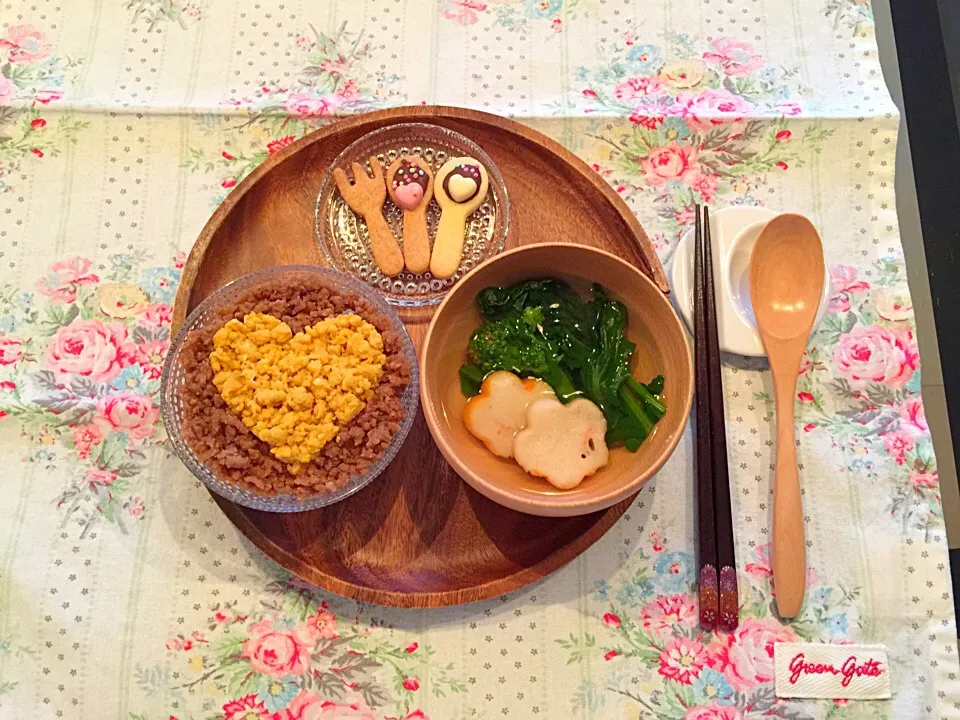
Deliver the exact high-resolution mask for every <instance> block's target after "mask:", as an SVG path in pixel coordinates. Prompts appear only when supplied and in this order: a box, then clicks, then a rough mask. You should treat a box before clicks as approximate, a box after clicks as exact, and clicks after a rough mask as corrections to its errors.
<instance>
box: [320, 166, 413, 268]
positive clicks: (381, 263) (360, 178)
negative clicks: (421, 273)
mask: <svg viewBox="0 0 960 720" xmlns="http://www.w3.org/2000/svg"><path fill="white" fill-rule="evenodd" d="M351 167H352V168H353V184H351V183H350V180H349V179H348V178H347V174H346V173H345V172H344V171H343V169H342V168H334V169H333V180H334V182H336V184H337V189H338V190H339V191H340V194H341V195H342V196H343V200H344V202H346V203H347V205H349V206H350V209H351V210H353V211H354V212H355V213H357V214H358V215H363V217H364V219H365V220H366V221H367V230H368V231H369V233H370V249H371V250H372V251H373V259H374V260H375V261H376V263H377V266H378V267H379V268H380V271H381V272H382V273H383V274H384V275H391V276H392V275H396V274H397V273H399V272H400V271H401V270H403V253H402V252H400V246H399V245H398V244H397V239H396V238H395V237H394V236H393V231H392V230H391V229H390V226H389V225H387V221H386V220H385V219H384V217H383V212H382V208H383V202H384V200H386V199H387V186H386V183H385V182H384V180H383V169H382V168H381V167H380V161H379V160H377V158H376V156H374V157H371V158H370V167H371V168H372V169H373V177H370V176H369V175H367V171H366V169H365V168H364V167H363V166H362V165H361V164H360V163H358V162H355V163H353V164H352V165H351Z"/></svg>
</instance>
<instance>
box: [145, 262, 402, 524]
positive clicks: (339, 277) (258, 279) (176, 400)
mask: <svg viewBox="0 0 960 720" xmlns="http://www.w3.org/2000/svg"><path fill="white" fill-rule="evenodd" d="M303 279H308V280H312V281H313V283H312V284H316V281H317V279H319V281H320V284H322V285H324V286H326V287H328V288H330V289H331V290H336V291H338V292H341V293H348V292H350V293H355V294H356V295H358V296H360V297H361V298H363V299H364V300H366V301H367V302H369V303H370V304H371V305H373V306H374V307H376V308H377V310H379V311H380V312H381V313H382V314H383V315H384V317H386V318H387V320H388V328H387V329H389V330H393V331H394V332H396V333H397V334H398V336H399V337H400V341H401V352H403V354H404V356H405V357H406V358H407V361H408V362H409V364H410V383H409V385H407V387H406V389H405V390H404V393H403V396H402V398H401V403H402V405H403V412H404V415H403V420H402V421H401V422H400V429H399V430H398V431H397V432H396V433H395V434H394V436H393V438H392V439H391V441H390V444H389V445H388V446H387V448H386V449H385V450H384V451H383V454H382V455H381V456H380V457H379V458H378V459H377V461H376V462H375V463H374V464H373V465H372V466H371V467H370V469H369V470H367V472H366V473H365V474H364V475H362V476H359V477H353V478H351V479H350V481H349V482H348V483H347V484H346V485H344V486H343V487H341V488H340V489H338V490H335V491H333V492H328V493H318V494H316V495H310V496H308V497H306V498H304V499H302V500H300V499H298V498H296V497H293V496H292V495H263V494H259V493H255V492H252V491H250V490H247V489H245V488H242V487H239V486H237V485H234V484H233V483H230V482H226V481H223V480H220V479H219V478H218V477H217V476H216V475H215V474H214V472H213V470H212V469H211V468H210V467H209V466H208V465H207V464H206V463H204V462H203V461H202V460H200V458H198V457H197V456H196V454H195V453H194V451H193V449H192V448H191V447H190V446H189V444H187V442H186V441H185V440H184V439H183V436H182V430H183V400H182V392H183V390H184V383H185V381H186V373H185V372H184V370H183V366H182V364H181V362H180V354H181V352H182V349H183V341H184V339H185V338H186V336H187V334H188V333H189V332H190V331H191V330H195V329H200V328H204V327H207V326H208V325H209V324H212V323H219V322H220V318H218V316H217V314H216V312H215V311H216V310H217V309H218V308H220V307H222V306H223V305H225V304H226V303H229V302H232V301H234V300H236V299H237V298H238V297H240V296H241V295H243V294H244V293H246V292H247V291H249V290H251V289H254V288H256V287H258V286H260V285H264V284H271V285H273V284H276V283H277V282H278V281H280V282H282V283H284V284H286V285H288V286H289V287H291V288H296V287H297V285H298V283H299V281H301V280H303ZM419 382H420V381H419V369H418V367H417V352H416V349H415V348H414V346H413V342H412V341H411V340H410V336H409V335H408V334H407V329H406V328H405V327H404V325H403V322H402V321H401V320H400V318H399V317H398V316H397V313H396V311H395V310H394V309H393V308H392V307H390V305H388V304H387V303H386V302H384V300H383V298H382V297H380V296H379V295H378V294H377V293H376V292H375V291H374V290H373V289H372V288H370V286H369V285H366V284H365V283H363V282H361V281H360V280H358V279H356V278H354V277H351V276H349V275H345V274H343V273H341V272H337V271H336V270H330V269H328V268H322V267H316V266H312V265H281V266H277V267H271V268H264V269H262V270H257V271H255V272H252V273H250V274H249V275H244V276H243V277H241V278H238V279H237V280H234V281H233V282H231V283H229V284H227V285H225V286H223V287H222V288H220V289H219V290H217V291H216V292H214V293H213V294H212V295H210V296H209V297H207V298H206V299H204V300H203V302H201V303H200V304H199V305H198V306H197V307H196V308H195V309H194V311H193V312H192V313H190V315H189V317H187V319H186V321H185V322H184V324H183V327H182V328H180V332H178V333H177V336H176V338H175V339H174V341H173V344H172V346H171V348H170V352H169V354H168V355H167V359H166V362H165V363H164V367H163V385H162V388H161V391H160V396H161V400H160V403H161V412H162V415H163V424H164V426H165V427H166V430H167V436H168V437H169V438H170V445H171V447H173V450H174V452H176V453H177V455H178V456H179V458H180V459H181V460H182V461H183V464H184V465H186V466H187V467H188V468H189V469H190V472H192V473H193V474H194V475H195V476H196V477H197V478H198V479H199V480H200V481H201V482H203V484H204V485H206V486H207V487H208V488H210V489H211V490H213V491H214V492H215V493H217V494H218V495H221V496H222V497H225V498H226V499H228V500H231V501H233V502H235V503H237V504H239V505H243V506H245V507H249V508H255V509H257V510H267V511H270V512H302V511H304V510H314V509H316V508H321V507H325V506H327V505H332V504H333V503H335V502H339V501H340V500H343V499H344V498H346V497H349V496H350V495H353V494H354V493H355V492H357V491H358V490H360V489H361V488H363V487H365V486H367V485H369V484H370V483H371V482H372V481H373V480H374V478H376V477H377V475H379V474H380V473H381V472H383V470H384V469H385V468H386V467H387V465H389V464H390V461H391V460H393V458H394V457H395V456H396V454H397V452H398V451H399V450H400V446H401V445H403V442H404V440H406V438H407V434H408V433H409V432H410V428H411V427H412V426H413V421H414V419H415V417H416V415H417V409H418V407H419V390H418V387H419Z"/></svg>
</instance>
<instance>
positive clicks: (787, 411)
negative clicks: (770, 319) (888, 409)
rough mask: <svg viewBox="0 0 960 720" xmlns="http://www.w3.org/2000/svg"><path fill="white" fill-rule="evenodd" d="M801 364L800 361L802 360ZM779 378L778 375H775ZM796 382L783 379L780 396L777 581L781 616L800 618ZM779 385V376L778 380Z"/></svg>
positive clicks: (802, 544) (802, 550)
mask: <svg viewBox="0 0 960 720" xmlns="http://www.w3.org/2000/svg"><path fill="white" fill-rule="evenodd" d="M798 365H799V363H798ZM775 378H776V376H775ZM795 378H796V370H794V371H793V372H792V373H791V379H793V382H788V381H785V380H784V379H783V378H781V386H782V387H777V388H775V391H776V395H777V461H776V470H775V471H774V481H773V482H774V485H773V582H774V586H775V589H776V593H777V609H778V610H779V612H780V616H781V617H785V618H792V617H796V616H797V615H798V614H799V612H800V606H801V605H802V604H803V593H804V589H805V587H806V579H807V550H806V541H805V540H804V531H803V502H802V500H801V497H800V478H799V476H798V473H797V446H796V435H795V429H794V418H793V403H794V395H795V390H796V387H797V386H796V379H795ZM774 384H775V385H776V379H775V380H774Z"/></svg>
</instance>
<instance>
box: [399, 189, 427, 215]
mask: <svg viewBox="0 0 960 720" xmlns="http://www.w3.org/2000/svg"><path fill="white" fill-rule="evenodd" d="M393 194H394V195H396V197H397V205H399V206H400V208H401V209H403V210H407V211H410V210H416V209H417V206H418V205H419V204H420V201H421V200H423V188H422V187H421V186H420V185H418V184H417V183H409V184H407V185H400V186H399V187H397V188H396V189H395V190H394V191H393Z"/></svg>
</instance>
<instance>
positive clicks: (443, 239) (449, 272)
mask: <svg viewBox="0 0 960 720" xmlns="http://www.w3.org/2000/svg"><path fill="white" fill-rule="evenodd" d="M489 186H490V178H489V176H488V175H487V169H486V168H485V167H484V166H483V165H481V164H480V161H479V160H477V159H475V158H472V157H459V158H450V159H449V160H447V162H445V163H444V164H443V167H441V168H440V169H439V170H437V175H436V177H435V178H434V180H433V194H434V196H435V197H436V198H437V204H438V205H440V210H441V211H442V213H441V215H440V223H439V224H438V225H437V237H436V238H435V239H434V241H433V256H432V257H431V258H430V272H432V273H433V274H434V276H436V277H438V278H448V277H452V276H453V274H454V273H456V272H457V268H458V267H460V256H461V255H462V254H463V239H464V238H463V236H464V232H465V230H466V225H467V218H468V217H469V216H470V213H472V212H473V211H474V210H476V209H477V208H478V207H480V203H482V202H483V201H484V198H486V197H487V188H488V187H489Z"/></svg>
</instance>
